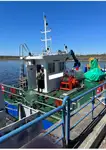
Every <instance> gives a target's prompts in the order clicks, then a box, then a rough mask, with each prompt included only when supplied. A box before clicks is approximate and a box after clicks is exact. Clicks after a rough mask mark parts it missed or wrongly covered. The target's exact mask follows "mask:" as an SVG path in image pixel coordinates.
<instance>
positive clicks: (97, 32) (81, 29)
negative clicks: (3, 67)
mask: <svg viewBox="0 0 106 150" xmlns="http://www.w3.org/2000/svg"><path fill="white" fill-rule="evenodd" d="M43 12H44V13H45V14H46V16H47V21H48V24H49V27H50V28H51V29H52V32H51V33H49V35H48V37H50V36H52V52H56V51H57V50H63V47H64V44H66V45H67V46H68V48H69V49H73V50H74V51H75V52H76V53H81V54H92V53H98V54H99V53H105V52H106V2H105V1H104V2H100V1H97V2H93V1H89V2H86V1H85V2H84V1H82V2H76V1H74V2H72V1H70V2H69V1H67V2H66V1H63V2H58V1H57V2H56V1H54V2H52V1H51V2H48V1H47V2H40V1H39V2H36V1H35V2H34V1H32V2H31V1H30V2H28V1H26V2H20V1H19V2H15V1H14V2H5V1H4V2H0V55H19V45H20V44H22V43H26V44H27V45H28V47H29V49H30V51H31V52H33V53H35V54H36V53H40V52H42V49H43V48H44V43H43V42H41V37H43V36H44V35H43V34H41V33H40V30H43V28H44V26H43Z"/></svg>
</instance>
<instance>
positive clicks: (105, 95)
mask: <svg viewBox="0 0 106 150" xmlns="http://www.w3.org/2000/svg"><path fill="white" fill-rule="evenodd" d="M103 90H104V91H105V92H104V97H105V101H104V102H105V107H106V83H105V84H104V86H103Z"/></svg>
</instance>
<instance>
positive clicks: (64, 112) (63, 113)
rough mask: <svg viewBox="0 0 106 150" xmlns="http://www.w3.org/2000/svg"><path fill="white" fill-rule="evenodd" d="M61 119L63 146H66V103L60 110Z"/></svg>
mask: <svg viewBox="0 0 106 150" xmlns="http://www.w3.org/2000/svg"><path fill="white" fill-rule="evenodd" d="M62 120H63V125H62V132H63V140H62V141H63V147H64V148H65V147H66V135H65V129H66V105H65V106H64V107H63V111H62Z"/></svg>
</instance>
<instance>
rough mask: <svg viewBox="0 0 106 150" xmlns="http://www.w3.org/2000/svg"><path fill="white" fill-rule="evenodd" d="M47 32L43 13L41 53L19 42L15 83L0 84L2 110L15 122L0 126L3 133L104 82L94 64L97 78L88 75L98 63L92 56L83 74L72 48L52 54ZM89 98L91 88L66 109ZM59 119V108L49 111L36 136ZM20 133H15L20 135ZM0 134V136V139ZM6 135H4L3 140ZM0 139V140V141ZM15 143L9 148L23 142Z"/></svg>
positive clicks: (102, 75)
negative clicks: (40, 82)
mask: <svg viewBox="0 0 106 150" xmlns="http://www.w3.org/2000/svg"><path fill="white" fill-rule="evenodd" d="M50 31H51V30H48V23H47V21H46V16H44V31H41V33H43V34H44V35H45V38H44V39H41V40H42V41H43V42H44V43H45V49H44V50H43V52H42V54H40V55H34V54H32V53H31V52H30V50H29V49H28V46H27V45H26V44H21V45H20V62H21V69H20V77H19V84H18V85H6V84H2V83H1V91H2V94H3V98H4V102H5V109H6V113H7V114H8V115H10V116H11V117H12V118H14V119H15V123H13V124H10V125H9V126H7V125H4V126H2V128H1V131H2V132H3V135H6V134H7V133H9V132H10V131H12V130H16V131H14V132H18V130H17V128H19V127H21V126H22V125H23V124H25V123H27V122H29V123H30V121H31V120H33V119H37V118H39V117H42V116H44V115H46V113H49V112H51V111H54V110H55V109H58V108H60V107H61V106H62V104H63V99H65V98H66V97H67V96H68V97H69V98H70V101H71V99H73V98H75V97H77V96H80V95H81V94H83V93H84V92H87V91H89V90H90V89H92V88H94V87H96V86H98V85H99V84H101V83H103V82H104V81H105V73H103V72H102V71H101V69H100V68H98V67H96V71H97V70H98V69H99V73H98V72H97V74H98V75H99V74H100V75H99V76H98V79H97V75H96V78H94V77H95V75H94V74H93V75H92V73H94V72H93V69H95V67H94V68H93V66H95V64H96V63H98V62H97V60H96V59H95V58H92V59H90V70H91V72H90V70H86V73H84V71H82V70H81V68H80V62H79V60H78V59H77V58H76V56H75V54H74V52H73V51H72V50H71V51H69V49H68V47H67V46H66V45H65V46H64V50H58V51H57V52H56V53H52V52H51V48H50V46H48V42H50V41H51V38H47V33H48V32H50ZM24 52H27V54H28V55H27V56H26V55H23V54H24ZM71 57H72V58H73V59H74V61H75V63H74V66H73V68H70V69H68V68H67V61H68V59H70V58H71ZM25 67H26V68H25ZM40 69H42V70H43V72H44V78H43V81H44V88H43V90H42V92H41V91H40V92H38V80H37V75H38V73H39V72H40ZM25 70H26V71H25ZM96 71H95V72H96ZM25 72H26V73H25ZM101 72H102V73H101ZM95 79H96V80H95ZM102 90H104V87H99V88H97V90H96V92H95V94H99V93H101V92H102ZM91 97H92V91H91V92H89V93H88V94H86V95H84V96H83V97H82V98H80V99H79V100H78V101H76V102H74V103H72V105H71V108H70V109H72V111H73V112H74V111H75V110H77V109H79V108H80V107H81V106H83V105H84V104H85V103H86V102H87V101H88V100H89V99H90V98H91ZM99 100H100V99H99ZM61 118H62V110H59V111H58V112H56V113H55V114H53V113H51V115H49V116H48V117H47V118H46V119H45V117H44V119H43V120H42V121H41V122H40V123H39V124H37V126H36V128H38V130H37V132H36V136H37V135H38V134H40V133H41V131H42V130H43V131H44V132H45V130H48V128H50V127H51V126H52V125H54V124H56V123H57V122H58V121H60V120H61ZM38 120H39V119H38ZM35 123H36V121H35ZM21 129H22V128H20V131H21ZM23 130H24V127H23ZM33 131H35V128H34V126H33V127H32V128H31V130H30V132H29V133H30V135H29V139H30V140H31V139H32V138H33V137H35V136H34V134H32V132H33ZM20 134H21V133H20ZM20 134H19V136H21V135H20ZM3 135H1V138H2V136H3ZM8 138H9V137H8ZM8 138H7V137H6V140H7V139H8ZM12 140H13V139H12ZM2 141H3V139H0V142H2ZM16 141H17V137H16ZM9 142H10V141H9V140H7V143H5V142H4V143H5V144H4V145H3V143H1V144H0V147H6V145H7V147H8V143H9ZM18 142H19V141H18ZM18 142H15V144H13V143H12V144H11V146H10V147H16V148H17V147H22V146H23V145H24V144H26V142H23V143H21V142H19V143H18ZM27 142H28V141H27Z"/></svg>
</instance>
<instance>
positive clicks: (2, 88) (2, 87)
mask: <svg viewBox="0 0 106 150" xmlns="http://www.w3.org/2000/svg"><path fill="white" fill-rule="evenodd" d="M0 87H1V91H2V93H3V94H4V86H3V85H2V84H1V85H0Z"/></svg>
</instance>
